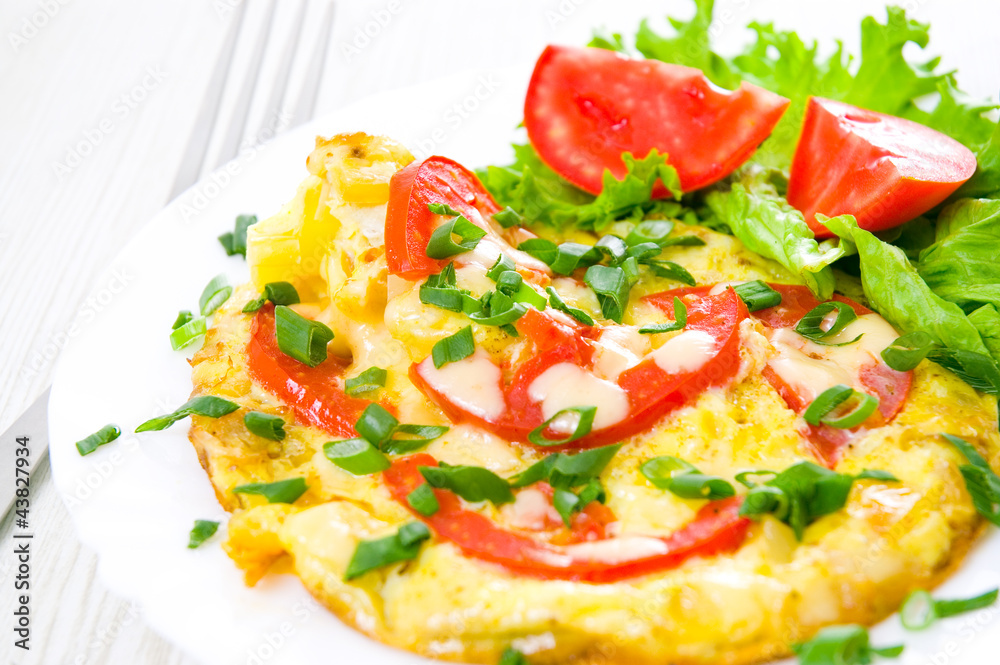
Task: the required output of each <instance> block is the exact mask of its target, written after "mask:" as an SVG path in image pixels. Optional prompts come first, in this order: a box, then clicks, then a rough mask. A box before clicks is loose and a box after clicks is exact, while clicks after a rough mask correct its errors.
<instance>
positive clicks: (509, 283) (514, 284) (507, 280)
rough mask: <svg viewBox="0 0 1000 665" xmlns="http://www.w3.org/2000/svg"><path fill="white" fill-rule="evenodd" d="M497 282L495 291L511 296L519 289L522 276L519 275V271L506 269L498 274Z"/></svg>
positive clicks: (522, 280)
mask: <svg viewBox="0 0 1000 665" xmlns="http://www.w3.org/2000/svg"><path fill="white" fill-rule="evenodd" d="M496 282H497V291H500V292H501V293H506V294H507V295H509V296H513V295H514V294H515V293H517V292H518V291H519V290H520V289H521V285H522V283H523V282H524V278H523V277H521V273H519V272H515V271H513V270H507V271H506V272H503V273H501V274H500V276H499V277H498V279H497V280H496Z"/></svg>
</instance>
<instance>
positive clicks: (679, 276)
mask: <svg viewBox="0 0 1000 665" xmlns="http://www.w3.org/2000/svg"><path fill="white" fill-rule="evenodd" d="M642 265H644V266H647V267H648V268H649V269H650V270H652V271H653V274H654V275H656V276H657V277H662V278H664V279H672V280H674V281H675V282H680V283H681V284H686V285H688V286H694V285H695V284H696V283H697V282H695V279H694V276H693V275H692V274H691V273H689V272H688V271H687V270H686V269H685V268H684V267H683V266H681V265H678V264H676V263H674V262H673V261H654V260H653V259H644V260H643V261H642Z"/></svg>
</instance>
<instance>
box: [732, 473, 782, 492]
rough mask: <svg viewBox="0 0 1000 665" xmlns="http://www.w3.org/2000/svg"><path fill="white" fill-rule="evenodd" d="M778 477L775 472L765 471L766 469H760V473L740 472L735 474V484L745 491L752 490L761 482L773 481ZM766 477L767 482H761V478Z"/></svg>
mask: <svg viewBox="0 0 1000 665" xmlns="http://www.w3.org/2000/svg"><path fill="white" fill-rule="evenodd" d="M777 475H778V472H777V471H767V470H766V469H761V470H760V471H742V472H740V473H737V474H736V476H735V479H736V482H738V483H739V484H740V485H743V487H746V488H747V489H753V488H754V487H757V486H758V485H759V484H761V483H762V482H767V480H773V479H774V478H775V477H776V476H777ZM763 476H766V477H767V480H763V479H762V478H761V477H763Z"/></svg>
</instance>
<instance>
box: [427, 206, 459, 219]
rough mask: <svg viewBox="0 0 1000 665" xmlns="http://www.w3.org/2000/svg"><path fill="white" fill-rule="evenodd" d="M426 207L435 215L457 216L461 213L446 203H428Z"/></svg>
mask: <svg viewBox="0 0 1000 665" xmlns="http://www.w3.org/2000/svg"><path fill="white" fill-rule="evenodd" d="M427 209H428V210H430V211H431V212H432V213H434V214H435V215H448V216H449V217H458V216H459V215H461V214H462V213H460V212H459V211H457V210H455V209H454V208H452V207H451V206H450V205H448V204H447V203H428V204H427Z"/></svg>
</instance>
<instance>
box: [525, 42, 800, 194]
mask: <svg viewBox="0 0 1000 665" xmlns="http://www.w3.org/2000/svg"><path fill="white" fill-rule="evenodd" d="M788 103H789V101H788V100H787V99H785V98H784V97H781V96H780V95H776V94H774V93H773V92H770V91H768V90H764V89H763V88H759V87H757V86H754V85H750V84H748V83H743V84H741V85H740V87H739V88H738V89H736V90H735V91H732V92H730V91H726V90H721V89H719V88H717V87H716V86H714V85H712V83H711V82H709V80H708V79H707V78H705V75H704V74H703V73H702V71H701V70H699V69H694V68H692V67H683V66H681V65H671V64H667V63H665V62H660V61H658V60H633V59H630V58H627V57H625V56H622V55H620V54H618V53H614V52H612V51H607V50H604V49H600V48H574V47H568V46H549V47H548V48H546V49H545V51H544V52H543V53H542V55H541V57H539V58H538V62H537V64H536V65H535V71H534V73H533V74H532V77H531V83H530V84H529V86H528V94H527V97H526V99H525V103H524V124H525V127H527V129H528V138H529V139H530V140H531V144H532V145H533V146H534V148H535V150H537V151H538V155H539V156H540V157H541V158H542V160H543V161H544V162H545V163H546V164H548V165H549V166H550V167H552V169H553V170H554V171H555V172H556V173H558V174H559V175H561V176H562V177H563V178H565V179H566V180H568V181H570V182H571V183H573V184H574V185H576V186H577V187H580V188H581V189H584V190H586V191H588V192H590V193H592V194H598V193H600V191H601V189H602V187H603V177H604V171H605V170H609V171H611V173H612V175H614V176H615V177H616V178H618V179H621V178H622V177H624V175H625V173H626V167H625V162H624V160H623V159H622V153H623V152H630V153H632V155H633V156H635V157H636V158H644V157H646V156H647V155H648V154H649V152H650V150H653V149H655V150H658V151H659V152H660V153H666V154H668V155H669V159H668V163H669V164H671V165H672V166H673V167H674V168H676V169H677V174H678V175H679V176H680V182H681V188H682V189H683V190H684V191H686V192H689V191H692V190H695V189H700V188H701V187H705V186H706V185H710V184H712V183H713V182H715V181H717V180H719V179H721V178H723V177H725V176H727V175H728V174H730V173H731V172H732V171H734V170H735V169H736V167H738V166H739V165H740V164H742V163H743V162H745V161H746V160H747V159H748V158H749V157H750V155H751V154H753V152H754V151H755V150H756V149H757V146H758V145H760V144H761V143H762V142H763V141H764V139H766V138H767V137H768V135H769V134H770V133H771V130H772V129H774V126H775V125H776V124H777V123H778V120H780V119H781V116H782V114H783V113H784V111H785V108H787V106H788ZM667 194H668V192H667V190H666V188H665V187H663V185H662V184H657V186H656V188H654V190H653V195H654V196H655V197H662V196H666V195H667Z"/></svg>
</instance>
